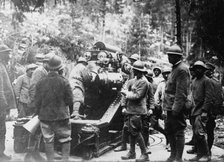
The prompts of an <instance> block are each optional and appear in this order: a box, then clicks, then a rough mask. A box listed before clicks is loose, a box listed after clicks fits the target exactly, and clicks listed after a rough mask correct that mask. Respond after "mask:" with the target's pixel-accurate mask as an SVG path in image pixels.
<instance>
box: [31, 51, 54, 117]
mask: <svg viewBox="0 0 224 162" xmlns="http://www.w3.org/2000/svg"><path fill="white" fill-rule="evenodd" d="M54 55H55V53H54V52H50V53H48V54H46V55H45V56H44V59H43V64H42V65H40V66H39V67H38V68H37V69H35V70H34V72H33V74H32V77H31V81H30V88H29V95H30V108H31V113H35V105H34V96H35V92H36V85H37V83H38V82H39V81H40V80H41V79H43V78H44V77H45V76H47V74H48V72H47V71H48V69H47V67H48V61H49V59H50V58H51V57H53V56H54Z"/></svg>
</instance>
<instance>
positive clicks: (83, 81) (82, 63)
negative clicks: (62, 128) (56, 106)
mask: <svg viewBox="0 0 224 162" xmlns="http://www.w3.org/2000/svg"><path fill="white" fill-rule="evenodd" d="M77 63H78V64H77V65H76V66H75V67H74V68H73V70H72V71H71V74H70V76H69V81H70V84H71V87H72V92H73V96H74V101H73V112H72V115H71V116H72V117H73V118H74V119H81V117H80V111H82V110H80V109H82V108H84V99H85V89H86V86H87V85H88V84H89V83H90V82H91V80H92V75H91V73H90V71H89V69H88V68H87V65H88V62H87V60H86V58H84V57H80V58H79V59H78V62H77ZM82 115H84V114H82Z"/></svg>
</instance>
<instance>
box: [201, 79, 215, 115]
mask: <svg viewBox="0 0 224 162" xmlns="http://www.w3.org/2000/svg"><path fill="white" fill-rule="evenodd" d="M204 89H205V99H204V103H203V105H202V112H208V111H209V109H210V108H211V106H212V97H213V96H212V94H213V92H212V91H213V90H214V89H213V86H212V81H211V80H210V79H206V80H205V82H204Z"/></svg>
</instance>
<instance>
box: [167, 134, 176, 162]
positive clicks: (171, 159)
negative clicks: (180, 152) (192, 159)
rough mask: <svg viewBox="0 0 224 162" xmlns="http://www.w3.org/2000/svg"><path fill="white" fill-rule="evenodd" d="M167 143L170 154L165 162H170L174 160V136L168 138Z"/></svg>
mask: <svg viewBox="0 0 224 162" xmlns="http://www.w3.org/2000/svg"><path fill="white" fill-rule="evenodd" d="M168 139H169V142H170V149H171V154H170V157H169V158H168V159H167V160H166V161H167V162H172V161H174V160H175V158H176V140H175V137H174V135H170V136H168Z"/></svg>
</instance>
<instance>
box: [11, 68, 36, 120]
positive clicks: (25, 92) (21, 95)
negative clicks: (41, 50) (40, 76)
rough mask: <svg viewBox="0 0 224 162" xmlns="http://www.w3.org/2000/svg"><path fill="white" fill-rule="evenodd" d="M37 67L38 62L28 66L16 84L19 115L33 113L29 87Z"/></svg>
mask: <svg viewBox="0 0 224 162" xmlns="http://www.w3.org/2000/svg"><path fill="white" fill-rule="evenodd" d="M36 68H37V65H36V64H29V65H27V67H26V73H25V74H23V75H21V76H19V77H18V78H17V80H16V84H15V87H14V89H15V95H16V99H17V103H18V117H19V118H22V117H24V116H28V115H32V114H30V113H29V112H30V111H29V106H28V104H29V103H30V97H29V87H30V80H31V77H32V74H33V71H34V70H35V69H36Z"/></svg>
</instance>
